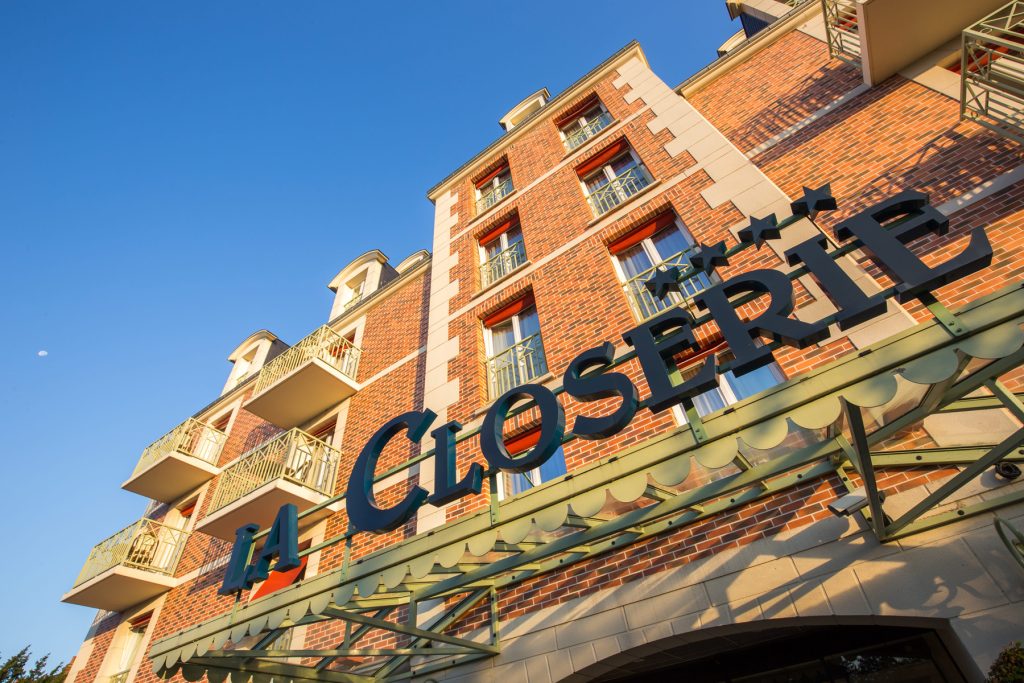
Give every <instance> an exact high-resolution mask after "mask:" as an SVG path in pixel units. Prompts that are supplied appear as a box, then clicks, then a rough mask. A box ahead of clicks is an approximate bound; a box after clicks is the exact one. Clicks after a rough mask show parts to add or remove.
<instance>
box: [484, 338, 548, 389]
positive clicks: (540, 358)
mask: <svg viewBox="0 0 1024 683" xmlns="http://www.w3.org/2000/svg"><path fill="white" fill-rule="evenodd" d="M486 367H487V382H488V385H489V387H490V392H491V398H497V397H498V396H500V395H501V394H503V393H505V392H506V391H508V390H509V389H511V388H512V387H514V386H517V385H519V384H523V383H524V382H528V381H529V380H531V379H533V378H534V377H540V376H541V375H543V374H544V373H545V372H547V370H548V366H547V362H546V361H545V360H544V347H543V346H542V345H541V342H540V334H539V333H538V334H535V335H532V336H530V337H527V338H526V339H524V340H523V341H521V342H519V343H518V344H516V345H515V346H510V347H509V348H507V349H505V350H504V351H502V352H501V353H497V354H495V355H493V356H491V357H490V358H488V359H487V361H486Z"/></svg>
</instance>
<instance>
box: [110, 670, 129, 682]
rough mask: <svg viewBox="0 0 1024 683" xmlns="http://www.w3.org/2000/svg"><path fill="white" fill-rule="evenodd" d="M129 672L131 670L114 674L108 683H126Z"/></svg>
mask: <svg viewBox="0 0 1024 683" xmlns="http://www.w3.org/2000/svg"><path fill="white" fill-rule="evenodd" d="M131 672H132V671H131V669H129V670H128V671H121V672H120V673H116V674H114V675H113V676H111V677H110V679H109V680H110V683H127V681H128V674H130V673H131Z"/></svg>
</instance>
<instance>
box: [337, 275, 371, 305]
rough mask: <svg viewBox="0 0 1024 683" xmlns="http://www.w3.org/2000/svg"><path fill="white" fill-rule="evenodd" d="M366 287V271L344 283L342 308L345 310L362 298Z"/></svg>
mask: <svg viewBox="0 0 1024 683" xmlns="http://www.w3.org/2000/svg"><path fill="white" fill-rule="evenodd" d="M365 289H366V273H363V276H362V277H360V278H357V279H355V280H351V281H349V282H347V283H345V293H344V296H345V303H344V304H343V307H342V310H345V311H347V310H348V309H350V308H352V307H353V306H355V305H356V304H358V303H359V302H360V301H362V300H363V292H364V290H365Z"/></svg>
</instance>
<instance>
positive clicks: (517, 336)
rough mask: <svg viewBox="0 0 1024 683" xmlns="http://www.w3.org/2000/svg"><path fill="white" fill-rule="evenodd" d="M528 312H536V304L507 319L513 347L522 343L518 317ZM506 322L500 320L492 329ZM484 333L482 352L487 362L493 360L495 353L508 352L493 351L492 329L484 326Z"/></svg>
mask: <svg viewBox="0 0 1024 683" xmlns="http://www.w3.org/2000/svg"><path fill="white" fill-rule="evenodd" d="M529 310H533V311H536V310H537V304H531V305H530V307H529V308H526V309H524V310H523V311H520V312H519V313H516V314H515V315H513V316H512V317H511V318H509V320H511V321H512V338H513V339H514V340H515V341H514V343H513V346H515V345H516V344H520V343H522V341H523V332H522V330H521V329H519V316H521V315H522V314H523V313H524V312H525V311H529ZM506 322H507V321H505V320H502V321H501V322H500V323H498V324H497V325H494V327H498V326H499V325H504V324H505V323H506ZM484 332H485V334H484V351H485V352H486V353H487V360H490V359H492V358H494V356H495V354H497V353H503V352H504V351H507V350H508V349H502V350H501V351H495V350H494V340H493V338H492V337H491V334H492V328H491V327H488V326H487V325H484ZM509 348H511V347H509Z"/></svg>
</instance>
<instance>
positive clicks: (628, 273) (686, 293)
mask: <svg viewBox="0 0 1024 683" xmlns="http://www.w3.org/2000/svg"><path fill="white" fill-rule="evenodd" d="M693 247H694V242H693V238H692V237H690V234H689V232H688V231H687V230H686V228H685V227H684V226H683V224H682V221H680V220H679V219H678V218H676V215H675V214H674V213H671V212H668V213H664V214H662V215H660V216H658V217H657V218H655V219H654V220H653V221H650V222H648V223H645V224H644V225H641V226H640V227H638V228H637V229H636V230H633V231H632V232H631V233H629V234H628V235H626V236H625V237H621V238H619V239H617V240H615V241H614V242H612V243H611V244H609V245H608V250H609V251H610V252H611V253H612V256H613V257H614V262H615V271H616V273H617V274H618V276H619V280H620V281H621V282H622V283H623V289H624V290H625V292H626V297H627V298H628V299H629V305H630V307H631V308H632V309H633V312H634V314H636V316H637V318H639V319H640V320H646V319H647V318H650V317H652V316H654V315H655V314H657V313H660V312H661V311H663V310H665V309H666V308H669V307H670V306H674V305H676V304H678V303H681V302H683V301H684V300H687V299H689V298H690V297H692V296H694V295H696V294H697V293H698V292H700V291H702V290H704V289H705V288H707V287H710V286H711V284H712V283H713V282H714V281H715V280H717V276H708V275H705V274H704V273H697V274H695V275H694V276H692V277H690V278H687V279H686V280H685V281H683V282H681V283H679V284H680V289H681V290H682V291H683V295H679V294H676V293H675V292H669V294H668V295H667V296H666V297H665V298H664V299H660V298H658V297H656V296H655V295H654V294H652V293H651V291H650V290H649V289H647V287H646V286H645V283H646V282H647V281H648V280H649V279H651V276H652V275H653V274H654V270H655V269H656V268H659V267H666V268H667V267H670V266H678V267H679V269H680V270H684V269H686V268H687V267H688V265H689V264H688V261H687V257H688V256H689V253H690V251H691V250H692V249H693Z"/></svg>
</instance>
